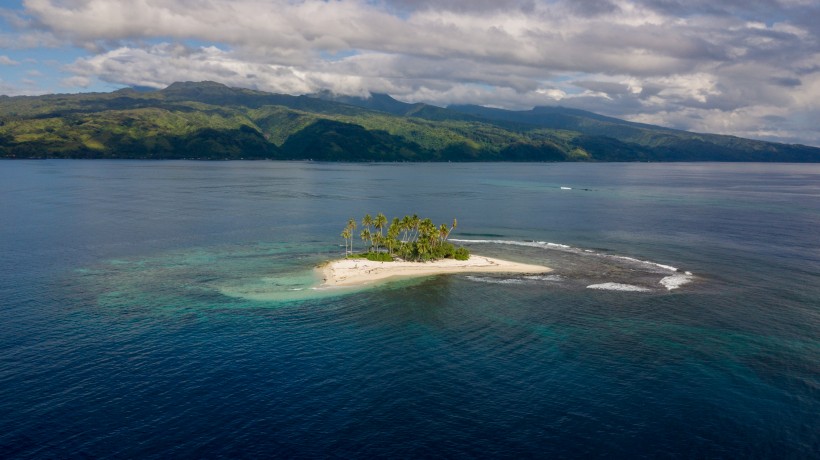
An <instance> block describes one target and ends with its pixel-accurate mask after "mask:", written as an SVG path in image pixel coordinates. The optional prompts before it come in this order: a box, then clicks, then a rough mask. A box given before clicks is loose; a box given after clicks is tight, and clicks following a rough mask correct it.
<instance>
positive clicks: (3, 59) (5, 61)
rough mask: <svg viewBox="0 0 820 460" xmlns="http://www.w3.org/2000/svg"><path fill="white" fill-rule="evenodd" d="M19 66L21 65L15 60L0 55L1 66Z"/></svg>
mask: <svg viewBox="0 0 820 460" xmlns="http://www.w3.org/2000/svg"><path fill="white" fill-rule="evenodd" d="M19 64H20V63H19V62H17V61H15V60H14V59H12V58H10V57H8V56H5V55H0V65H19Z"/></svg>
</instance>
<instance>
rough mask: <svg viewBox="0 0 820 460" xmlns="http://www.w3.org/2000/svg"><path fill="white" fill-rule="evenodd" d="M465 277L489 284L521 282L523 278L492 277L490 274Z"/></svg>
mask: <svg viewBox="0 0 820 460" xmlns="http://www.w3.org/2000/svg"><path fill="white" fill-rule="evenodd" d="M467 279H468V280H470V281H476V282H479V283H490V284H523V283H524V280H523V279H521V278H494V277H492V276H473V275H467Z"/></svg>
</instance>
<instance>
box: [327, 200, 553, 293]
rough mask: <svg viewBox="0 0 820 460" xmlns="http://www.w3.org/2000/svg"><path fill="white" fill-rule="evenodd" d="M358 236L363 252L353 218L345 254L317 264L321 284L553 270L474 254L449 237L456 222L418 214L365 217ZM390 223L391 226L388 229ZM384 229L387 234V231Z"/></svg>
mask: <svg viewBox="0 0 820 460" xmlns="http://www.w3.org/2000/svg"><path fill="white" fill-rule="evenodd" d="M361 225H362V230H361V232H360V234H359V236H360V237H361V240H362V242H363V244H364V252H359V253H356V252H355V251H354V232H355V230H356V228H357V222H356V220H355V219H350V220H348V222H347V226H345V228H344V230H343V231H342V234H341V236H342V238H343V239H344V242H345V254H344V255H345V257H344V258H343V259H339V260H334V261H330V262H327V263H325V264H322V265H320V266H319V267H317V270H319V271H320V273H321V276H322V279H323V284H322V287H345V286H358V285H363V284H369V283H372V282H376V281H385V280H388V279H392V278H398V277H418V276H431V275H441V274H452V273H518V274H539V273H547V272H550V271H552V269H551V268H549V267H545V266H543V265H531V264H523V263H518V262H510V261H507V260H501V259H494V258H490V257H484V256H478V255H471V254H470V252H469V251H468V250H467V248H463V247H456V246H454V245H453V244H452V243H450V242H448V241H447V238H448V237H449V236H450V233H451V232H452V231H453V230H455V229H456V227H457V226H458V221H457V220H456V219H453V223H452V225H450V226H448V225H446V224H442V225H440V226H436V225H435V224H433V221H432V220H430V219H421V218H419V217H418V216H417V215H413V216H404V217H403V218H402V219H399V218H394V219H393V220H392V221H391V223H390V225H389V226H387V218H386V217H385V215H384V214H382V213H378V214H377V215H376V217H375V218H373V217H372V216H371V215H370V214H368V215H366V216H364V219H362V221H361ZM386 226H387V227H386ZM385 229H386V233H385Z"/></svg>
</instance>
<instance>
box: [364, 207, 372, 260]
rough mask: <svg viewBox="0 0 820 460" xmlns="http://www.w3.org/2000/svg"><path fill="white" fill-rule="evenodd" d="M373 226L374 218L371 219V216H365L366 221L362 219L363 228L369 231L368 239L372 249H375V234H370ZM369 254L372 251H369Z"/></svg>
mask: <svg viewBox="0 0 820 460" xmlns="http://www.w3.org/2000/svg"><path fill="white" fill-rule="evenodd" d="M371 225H373V218H372V217H370V214H365V215H364V219H362V227H364V228H365V229H366V230H367V238H368V240H369V241H370V248H372V247H373V233H371V232H370V226H371ZM367 252H370V249H368V251H367Z"/></svg>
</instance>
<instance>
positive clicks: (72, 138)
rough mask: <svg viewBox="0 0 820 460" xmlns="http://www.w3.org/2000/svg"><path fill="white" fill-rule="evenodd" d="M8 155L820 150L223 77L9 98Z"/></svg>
mask: <svg viewBox="0 0 820 460" xmlns="http://www.w3.org/2000/svg"><path fill="white" fill-rule="evenodd" d="M0 158H9V159H12V158H15V159H23V158H31V159H40V158H66V159H67V158H78V159H79V158H82V159H135V160H137V159H145V160H149V159H150V160H160V159H162V160H181V159H188V160H263V159H267V160H315V161H335V162H373V161H378V162H471V161H486V162H562V161H581V162H638V161H639V162H645V161H658V162H692V161H720V162H815V163H816V162H820V148H817V147H810V146H805V145H797V144H782V143H776V142H766V141H760V140H752V139H742V138H738V137H734V136H724V135H718V134H705V133H691V132H687V131H680V130H675V129H670V128H665V127H660V126H652V125H647V124H642V123H633V122H629V121H626V120H620V119H617V118H611V117H605V116H602V115H599V114H595V113H592V112H586V111H583V110H578V109H570V108H565V107H560V106H558V107H556V106H542V107H534V108H533V109H531V110H523V111H513V110H502V109H494V108H489V107H481V106H472V105H462V106H449V107H447V108H444V107H436V106H432V105H426V104H411V103H406V102H401V101H398V100H396V99H393V98H392V97H390V96H389V95H386V94H372V95H370V97H366V98H362V97H342V98H339V97H336V96H334V95H332V94H331V93H329V92H319V93H315V94H310V95H302V96H291V95H287V94H276V93H268V92H263V91H256V90H251V89H244V88H231V87H228V86H225V85H222V84H220V83H216V82H207V81H206V82H177V83H173V84H171V85H170V86H168V87H167V88H165V89H161V90H156V91H136V90H134V89H130V88H125V89H120V90H117V91H113V92H110V93H81V94H49V95H43V96H15V97H4V96H0Z"/></svg>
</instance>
